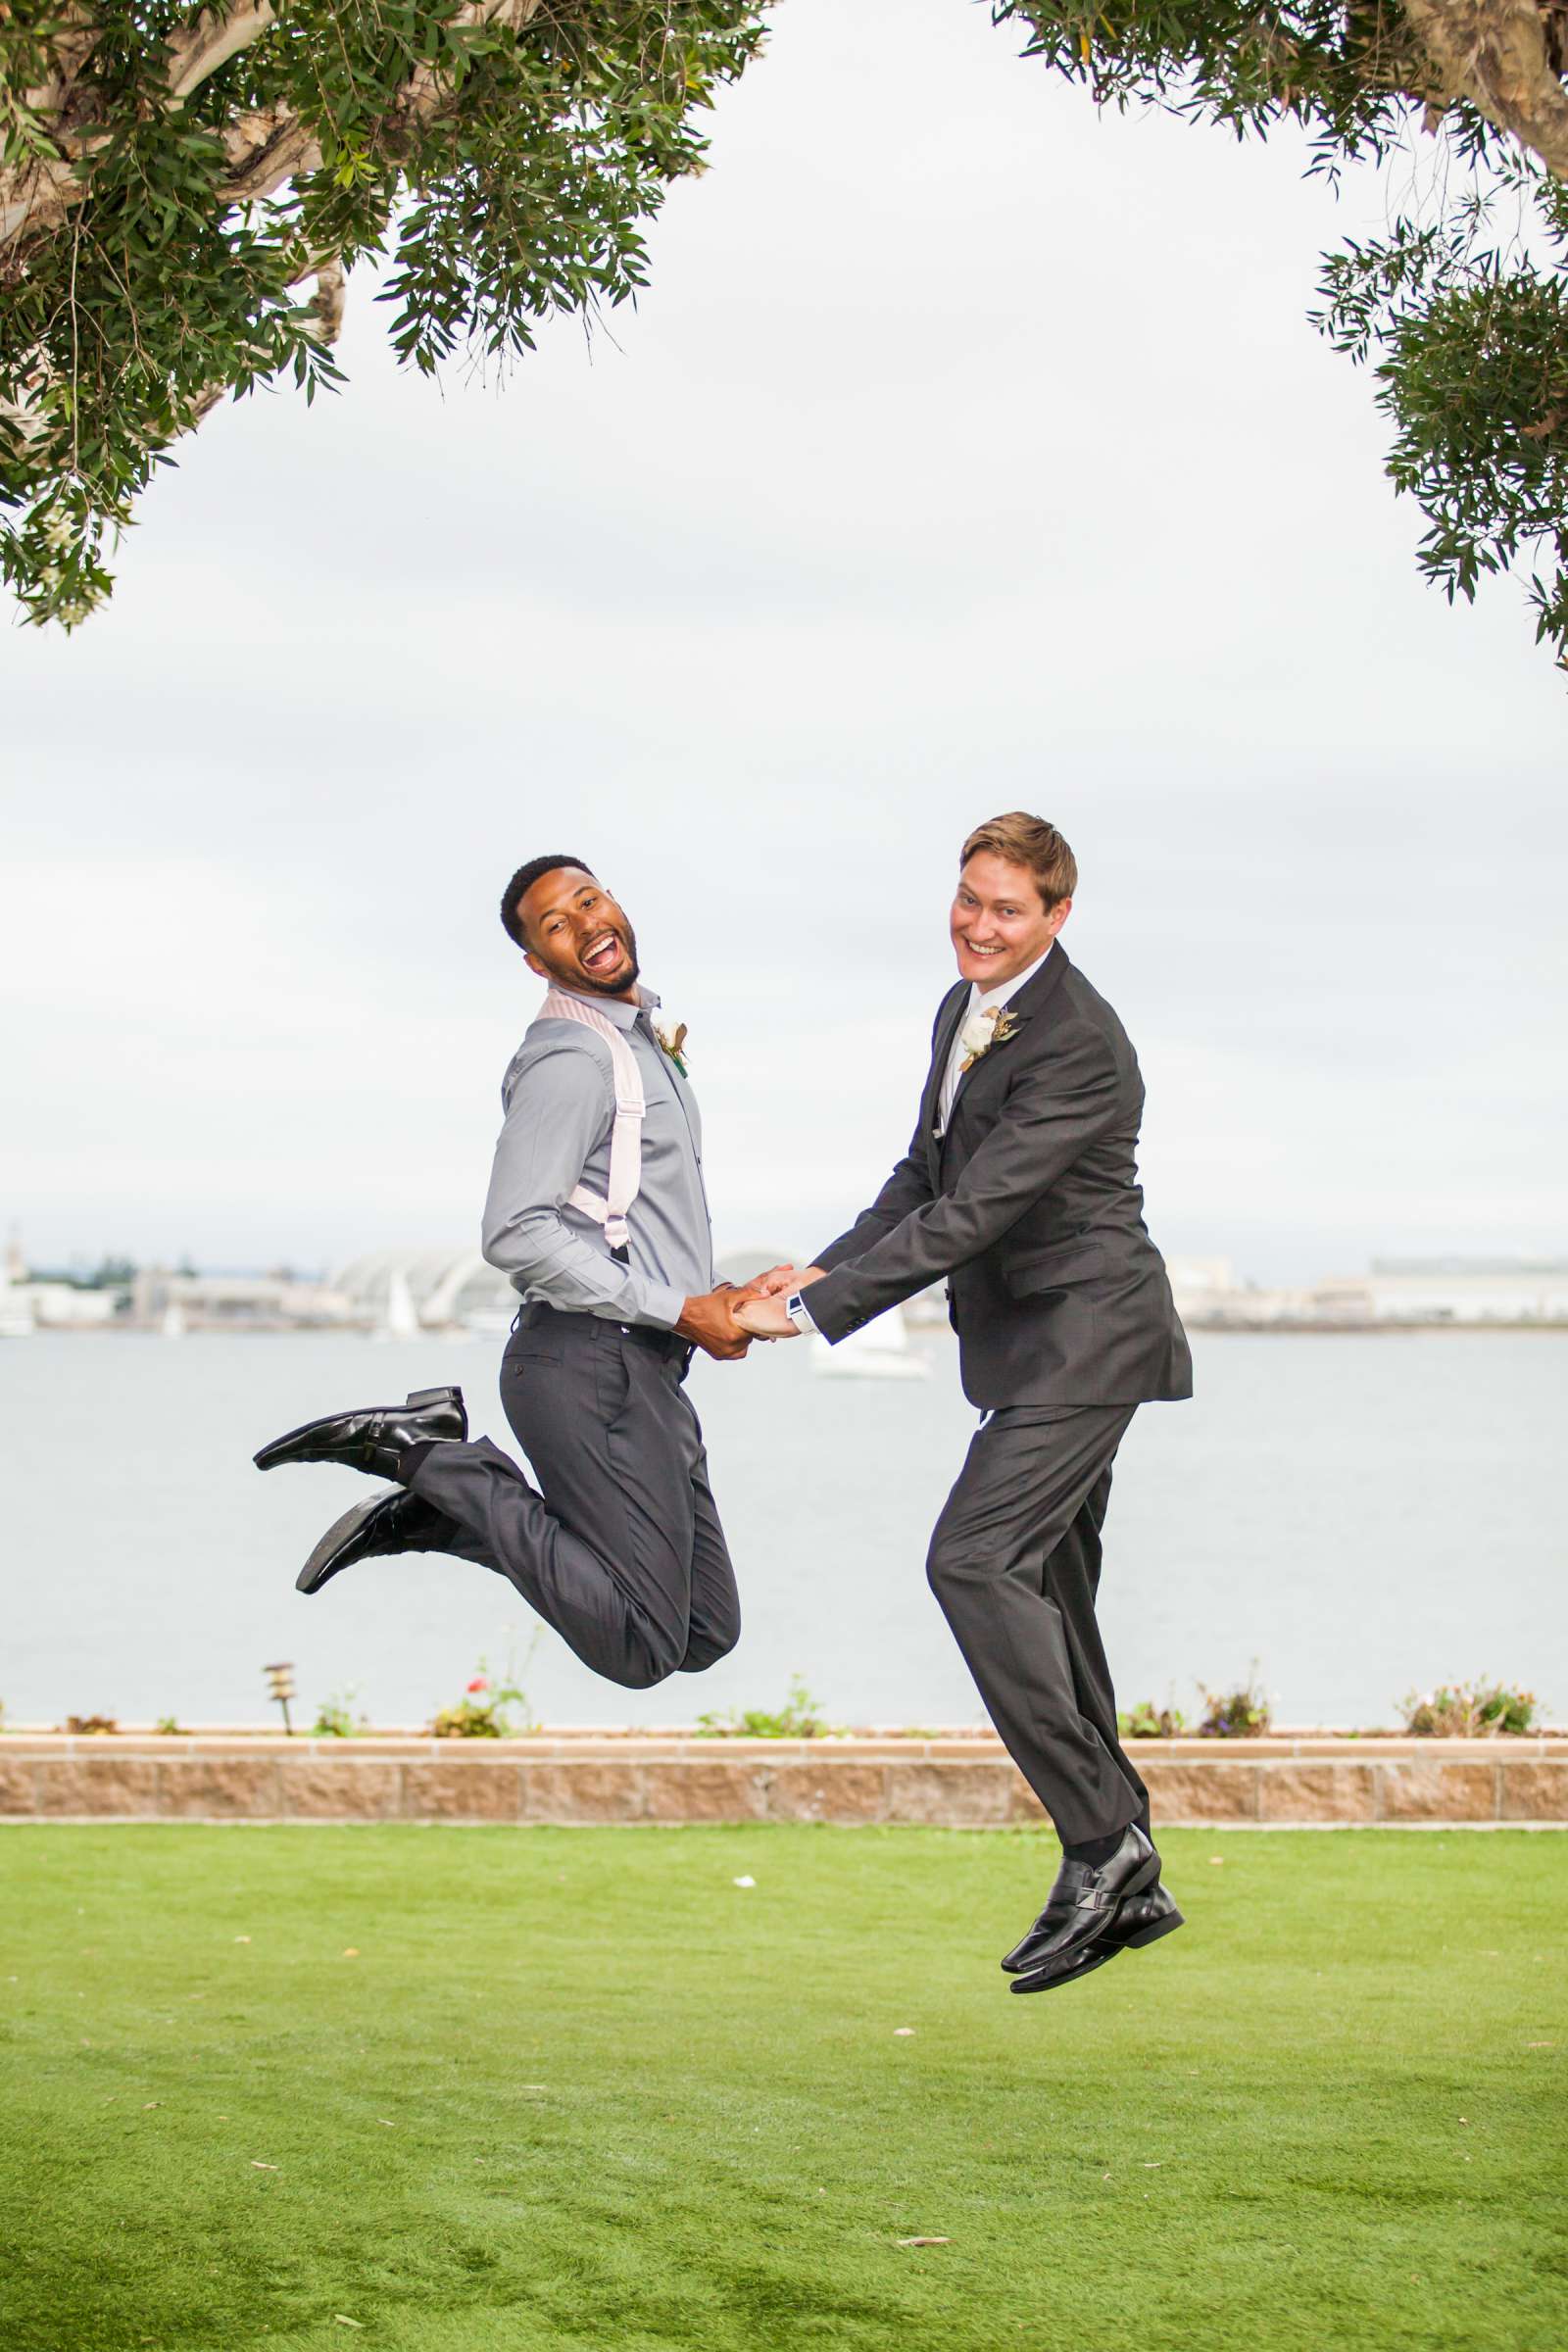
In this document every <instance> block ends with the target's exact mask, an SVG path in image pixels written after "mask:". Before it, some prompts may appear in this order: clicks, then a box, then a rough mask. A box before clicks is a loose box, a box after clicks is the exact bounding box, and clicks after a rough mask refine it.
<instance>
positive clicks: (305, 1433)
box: [251, 1389, 463, 1470]
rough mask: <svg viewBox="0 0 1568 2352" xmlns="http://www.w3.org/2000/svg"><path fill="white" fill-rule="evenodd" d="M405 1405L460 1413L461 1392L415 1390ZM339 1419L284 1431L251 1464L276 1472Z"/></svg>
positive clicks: (323, 1417) (325, 1416)
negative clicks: (437, 1406) (455, 1409)
mask: <svg viewBox="0 0 1568 2352" xmlns="http://www.w3.org/2000/svg"><path fill="white" fill-rule="evenodd" d="M408 1401H409V1403H410V1404H411V1405H414V1406H423V1405H426V1404H456V1405H457V1406H458V1407H459V1408H460V1409H461V1408H462V1404H463V1391H462V1390H461V1389H416V1390H415V1391H414V1392H413V1394H412V1396H411V1397H409V1399H408ZM356 1409H358V1410H362V1411H365V1412H374V1411H375V1410H376V1409H377V1408H376V1407H375V1406H374V1405H365V1406H362V1407H358V1408H356ZM342 1419H343V1415H342V1414H341V1413H319V1414H318V1415H317V1418H316V1419H315V1420H314V1421H302V1422H301V1423H300V1426H299V1428H298V1429H291V1430H288V1431H286V1432H285V1433H284V1435H283V1436H282V1437H280V1438H273V1440H272V1441H271V1443H270V1445H269V1446H263V1447H262V1450H261V1452H260V1453H253V1454H252V1455H251V1460H252V1461H253V1462H254V1463H255V1464H256V1467H257V1469H258V1470H276V1469H279V1468H280V1467H281V1466H282V1464H283V1463H284V1462H287V1461H291V1460H293V1458H294V1453H293V1448H294V1447H295V1446H297V1445H298V1444H299V1442H300V1440H301V1439H302V1438H310V1437H314V1436H315V1435H316V1432H317V1431H318V1430H319V1429H328V1428H330V1426H331V1424H332V1423H333V1422H334V1421H341V1420H342Z"/></svg>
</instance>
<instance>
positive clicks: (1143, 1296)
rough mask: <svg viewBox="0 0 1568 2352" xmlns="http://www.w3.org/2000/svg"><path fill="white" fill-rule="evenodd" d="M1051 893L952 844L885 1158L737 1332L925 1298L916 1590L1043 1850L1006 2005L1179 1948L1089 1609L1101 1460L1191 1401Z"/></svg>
mask: <svg viewBox="0 0 1568 2352" xmlns="http://www.w3.org/2000/svg"><path fill="white" fill-rule="evenodd" d="M1076 888H1077V866H1076V863H1075V861H1074V859H1073V856H1072V852H1071V851H1070V850H1069V849H1068V847H1067V844H1066V842H1065V841H1064V840H1063V839H1062V837H1061V835H1060V834H1059V833H1058V832H1057V831H1056V829H1055V827H1054V825H1049V824H1047V823H1046V822H1045V821H1044V819H1043V818H1040V817H1037V816H1029V815H1026V814H1022V813H1016V814H1012V815H1008V816H1001V817H997V818H994V819H993V820H992V821H991V822H990V823H989V824H985V825H981V826H980V827H978V828H977V830H976V831H975V832H973V833H972V834H971V835H970V836H969V838H968V840H967V841H966V842H965V843H964V845H963V852H962V857H961V860H960V870H959V875H958V884H957V891H956V896H955V899H954V903H953V908H952V913H951V916H950V930H951V935H952V939H953V945H954V949H955V952H956V956H957V963H958V972H959V979H958V982H957V984H956V986H955V987H954V988H952V989H950V990H949V992H948V994H947V995H946V997H944V999H943V1001H942V1004H941V1005H940V1007H939V1008H938V1012H937V1018H936V1026H935V1028H934V1030H933V1032H932V1053H931V1066H930V1070H929V1072H928V1074H927V1077H926V1082H925V1087H924V1090H923V1092H922V1095H921V1099H920V1115H919V1119H918V1121H917V1123H916V1126H915V1130H914V1135H913V1138H912V1140H911V1142H910V1145H909V1149H908V1151H907V1153H906V1154H905V1156H904V1158H903V1159H901V1160H900V1162H899V1164H898V1166H897V1167H896V1168H895V1169H894V1171H893V1173H892V1175H891V1176H890V1177H889V1178H888V1181H887V1183H886V1184H885V1185H884V1186H883V1187H882V1190H881V1192H880V1193H879V1194H878V1195H877V1197H876V1199H875V1201H872V1203H871V1205H870V1207H869V1208H867V1209H865V1210H863V1211H862V1213H861V1214H860V1215H859V1216H858V1218H857V1219H856V1221H855V1223H854V1224H853V1225H852V1226H851V1227H850V1229H849V1231H848V1232H847V1233H844V1234H841V1235H840V1236H839V1238H838V1240H837V1241H835V1242H833V1243H831V1244H830V1245H829V1247H828V1248H827V1249H826V1250H822V1251H820V1252H819V1254H818V1256H817V1259H816V1261H815V1263H814V1264H812V1265H811V1266H809V1267H808V1268H806V1269H805V1270H804V1271H803V1272H800V1273H797V1274H795V1275H793V1276H775V1277H773V1278H772V1279H771V1282H770V1284H769V1286H768V1287H769V1288H770V1289H771V1291H772V1293H773V1295H772V1296H770V1297H767V1298H765V1299H754V1300H753V1301H751V1302H750V1303H749V1304H748V1305H746V1306H745V1307H743V1308H741V1309H740V1310H739V1319H740V1321H741V1322H742V1323H743V1325H744V1326H745V1328H747V1329H748V1330H751V1331H753V1332H755V1333H756V1334H757V1336H758V1337H759V1338H783V1337H787V1336H789V1334H790V1333H791V1332H798V1331H803V1330H815V1331H818V1332H820V1333H821V1334H822V1336H823V1337H824V1338H825V1339H826V1340H828V1341H829V1342H830V1343H831V1342H836V1341H838V1340H842V1339H844V1338H846V1337H847V1336H848V1334H849V1333H850V1332H852V1331H858V1330H859V1329H860V1327H861V1326H862V1324H865V1323H868V1322H869V1321H870V1320H871V1319H872V1317H873V1316H875V1315H879V1314H882V1313H883V1312H885V1311H886V1309H887V1308H889V1307H891V1306H896V1305H897V1304H898V1303H899V1302H900V1300H902V1299H908V1298H910V1297H911V1296H912V1295H913V1294H914V1293H915V1292H916V1291H920V1290H923V1289H924V1288H925V1287H926V1286H927V1285H928V1284H929V1283H932V1282H934V1281H937V1280H938V1279H940V1278H942V1277H946V1279H947V1286H948V1297H949V1309H948V1311H949V1314H950V1316H951V1318H952V1321H953V1325H954V1328H955V1330H956V1332H957V1335H958V1348H959V1364H960V1370H961V1376H962V1380H963V1390H964V1395H965V1396H966V1397H968V1398H969V1400H970V1402H971V1403H972V1404H975V1405H978V1406H979V1407H980V1408H981V1416H982V1417H981V1425H980V1428H979V1430H978V1432H977V1433H976V1435H975V1438H974V1440H973V1442H972V1444H971V1445H970V1447H969V1453H968V1458H967V1460H966V1461H965V1463H964V1466H963V1469H962V1471H961V1473H960V1474H959V1477H958V1482H957V1484H956V1487H955V1488H954V1490H953V1493H952V1494H951V1495H950V1496H949V1497H948V1501H947V1504H946V1507H945V1508H944V1510H943V1512H942V1516H941V1518H940V1519H939V1520H938V1522H937V1526H936V1532H935V1534H934V1536H933V1538H932V1542H931V1551H930V1557H929V1560H928V1562H927V1573H928V1575H929V1578H930V1582H931V1588H932V1590H933V1592H934V1593H936V1596H937V1598H938V1600H939V1601H940V1602H941V1604H942V1608H943V1610H944V1612H945V1613H946V1616H947V1619H948V1623H949V1625H950V1626H951V1627H952V1629H953V1632H954V1635H955V1637H956V1641H957V1643H958V1646H959V1648H960V1649H961V1650H962V1652H963V1655H964V1658H965V1660H966V1661H967V1664H968V1666H969V1669H970V1672H971V1673H972V1674H973V1676H974V1679H975V1682H976V1683H977V1685H978V1686H979V1690H980V1694H981V1696H982V1698H983V1699H984V1700H985V1703H986V1707H987V1709H988V1711H989V1713H990V1716H991V1719H992V1721H993V1723H994V1724H995V1725H996V1727H997V1730H998V1731H999V1732H1000V1734H1001V1735H1002V1738H1003V1740H1005V1743H1006V1746H1007V1748H1008V1750H1009V1752H1010V1753H1011V1755H1012V1757H1013V1759H1014V1761H1015V1762H1016V1763H1017V1765H1018V1768H1019V1770H1020V1771H1021V1772H1022V1774H1023V1775H1024V1778H1025V1779H1026V1780H1027V1781H1028V1783H1029V1785H1030V1787H1031V1788H1032V1789H1034V1791H1035V1793H1036V1795H1037V1796H1038V1797H1039V1798H1040V1801H1041V1803H1042V1804H1043V1805H1044V1806H1045V1808H1046V1811H1047V1812H1048V1813H1049V1814H1050V1816H1051V1818H1052V1820H1053V1821H1054V1824H1055V1827H1056V1830H1057V1833H1058V1835H1059V1837H1060V1838H1061V1840H1062V1846H1063V1858H1062V1866H1061V1870H1060V1872H1059V1874H1058V1876H1057V1878H1056V1881H1055V1884H1054V1887H1052V1889H1051V1892H1050V1895H1049V1896H1048V1899H1047V1902H1046V1907H1045V1909H1044V1910H1043V1911H1042V1912H1041V1914H1040V1916H1039V1918H1038V1919H1037V1920H1036V1922H1035V1924H1034V1926H1033V1927H1032V1928H1031V1929H1030V1931H1029V1933H1028V1934H1027V1935H1026V1936H1024V1937H1023V1939H1022V1941H1021V1942H1020V1943H1019V1944H1018V1945H1017V1946H1016V1947H1015V1949H1014V1950H1013V1951H1011V1952H1009V1953H1008V1954H1007V1957H1006V1958H1005V1961H1004V1962H1003V1966H1004V1967H1005V1969H1007V1970H1009V1971H1010V1972H1011V1974H1012V1978H1013V1986H1012V1988H1013V1990H1014V1991H1015V1992H1036V1991H1043V1990H1046V1989H1049V1988H1051V1987H1053V1986H1055V1985H1062V1984H1066V1983H1069V1982H1076V1980H1077V1979H1078V1978H1079V1977H1081V1976H1085V1975H1087V1974H1088V1973H1089V1972H1090V1970H1092V1969H1094V1968H1098V1967H1100V1966H1101V1965H1102V1964H1103V1962H1104V1961H1106V1960H1109V1959H1111V1958H1113V1957H1114V1956H1115V1954H1116V1953H1117V1952H1119V1951H1122V1950H1124V1949H1125V1948H1126V1947H1127V1946H1128V1945H1129V1944H1145V1943H1151V1942H1152V1941H1154V1940H1155V1939H1156V1938H1157V1937H1158V1936H1165V1935H1168V1934H1169V1933H1170V1932H1171V1930H1172V1929H1173V1928H1177V1927H1180V1925H1181V1924H1182V1922H1181V1914H1180V1912H1179V1911H1178V1910H1177V1909H1176V1906H1175V1904H1174V1902H1173V1901H1172V1900H1171V1897H1170V1895H1169V1894H1168V1893H1167V1892H1166V1890H1165V1888H1164V1887H1162V1886H1161V1885H1160V1884H1159V1857H1158V1855H1157V1853H1156V1852H1155V1850H1154V1847H1153V1845H1152V1840H1151V1838H1150V1821H1149V1796H1148V1791H1147V1790H1146V1789H1145V1787H1144V1784H1143V1782H1142V1781H1141V1780H1140V1778H1139V1776H1138V1774H1137V1772H1136V1771H1135V1770H1134V1768H1133V1765H1132V1763H1131V1762H1130V1761H1129V1759H1128V1757H1127V1755H1126V1754H1125V1753H1124V1751H1123V1749H1122V1746H1121V1742H1120V1740H1118V1738H1117V1734H1116V1703H1115V1697H1114V1694H1113V1692H1112V1689H1111V1680H1110V1672H1109V1668H1108V1666H1107V1665H1106V1662H1105V1653H1104V1649H1103V1644H1102V1642H1101V1638H1100V1630H1099V1627H1098V1625H1097V1623H1096V1619H1095V1595H1096V1591H1097V1588H1098V1585H1099V1582H1100V1563H1101V1531H1102V1528H1103V1524H1104V1517H1105V1505H1106V1501H1107V1499H1108V1496H1109V1494H1110V1470H1111V1462H1112V1460H1113V1458H1114V1456H1115V1452H1116V1448H1117V1446H1119V1445H1120V1443H1121V1440H1122V1437H1123V1435H1124V1434H1125V1432H1126V1429H1127V1425H1128V1423H1129V1422H1130V1421H1131V1419H1132V1417H1133V1413H1134V1411H1135V1410H1136V1408H1137V1407H1138V1406H1139V1405H1140V1404H1142V1403H1145V1402H1148V1401H1150V1400H1152V1399H1154V1398H1166V1397H1190V1396H1191V1395H1192V1357H1191V1354H1190V1352H1189V1350H1188V1346H1187V1339H1186V1335H1185V1333H1184V1332H1183V1330H1182V1327H1181V1324H1180V1322H1179V1320H1178V1318H1177V1315H1176V1310H1175V1306H1174V1304H1173V1302H1172V1299H1171V1293H1170V1284H1169V1282H1168V1280H1167V1278H1166V1274H1165V1266H1164V1261H1163V1259H1162V1258H1161V1257H1160V1254H1159V1252H1158V1250H1156V1249H1155V1248H1154V1245H1153V1243H1152V1241H1151V1240H1150V1238H1149V1235H1148V1233H1147V1232H1146V1230H1145V1227H1144V1219H1143V1194H1142V1192H1141V1190H1140V1188H1139V1184H1138V1176H1137V1166H1136V1151H1137V1144H1138V1129H1139V1122H1140V1119H1141V1117H1142V1113H1143V1106H1144V1087H1143V1081H1142V1079H1141V1078H1140V1076H1139V1072H1138V1061H1137V1057H1136V1055H1135V1054H1134V1053H1133V1049H1132V1047H1131V1045H1130V1044H1129V1043H1128V1039H1127V1034H1126V1032H1125V1030H1124V1029H1123V1028H1122V1025H1121V1023H1120V1021H1119V1020H1118V1019H1117V1018H1116V1015H1115V1013H1114V1012H1113V1011H1112V1010H1111V1008H1110V1006H1109V1005H1107V1004H1106V1003H1105V1001H1104V999H1103V997H1101V996H1099V995H1098V994H1097V993H1096V991H1095V990H1094V989H1093V988H1091V986H1090V985H1089V982H1088V981H1087V980H1086V979H1085V978H1084V977H1083V975H1082V973H1081V972H1079V971H1078V970H1077V969H1076V968H1075V967H1074V966H1073V965H1072V964H1071V963H1070V962H1069V961H1068V959H1067V955H1066V951H1065V950H1064V949H1063V947H1062V946H1061V943H1060V940H1059V937H1058V934H1059V932H1060V930H1061V927H1062V924H1063V923H1064V922H1065V921H1066V918H1067V916H1068V914H1069V913H1070V911H1071V909H1072V894H1073V892H1074V890H1075V889H1076Z"/></svg>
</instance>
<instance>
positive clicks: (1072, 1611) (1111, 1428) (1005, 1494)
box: [926, 1404, 1149, 1845]
mask: <svg viewBox="0 0 1568 2352" xmlns="http://www.w3.org/2000/svg"><path fill="white" fill-rule="evenodd" d="M1132 1417H1133V1407H1132V1406H1130V1405H1022V1404H1020V1405H1004V1406H1003V1407H1001V1408H1000V1409H999V1410H998V1411H996V1412H994V1413H993V1414H992V1415H991V1416H990V1418H989V1420H987V1421H986V1422H985V1423H984V1425H983V1426H982V1427H981V1428H980V1429H979V1430H978V1431H977V1432H976V1434H975V1437H974V1440H973V1442H972V1444H971V1445H970V1447H969V1453H968V1458H967V1460H966V1461H965V1463H964V1465H963V1468H962V1470H961V1471H960V1472H959V1474H958V1482H957V1484H956V1487H955V1488H954V1490H953V1493H952V1494H951V1495H949V1497H948V1499H947V1502H946V1504H945V1505H944V1507H943V1511H942V1516H941V1518H940V1519H939V1520H938V1521H937V1524H936V1529H935V1532H934V1534H933V1535H932V1538H931V1551H930V1557H929V1559H928V1560H927V1563H926V1573H927V1576H928V1577H929V1579H930V1583H931V1590H932V1592H933V1593H935V1594H936V1596H937V1599H938V1600H939V1601H940V1602H941V1604H942V1608H943V1612H944V1614H945V1615H946V1617H947V1620H948V1623H949V1625H950V1626H951V1627H952V1628H953V1633H954V1638H955V1639H956V1642H957V1644H958V1647H959V1648H960V1649H961V1650H962V1652H963V1655H964V1659H965V1662H966V1663H967V1665H968V1668H969V1671H970V1673H971V1674H972V1675H973V1676H974V1679H975V1682H976V1684H977V1685H978V1687H979V1691H980V1695H981V1697H982V1698H983V1699H984V1701H985V1704H986V1711H987V1713H988V1714H989V1715H990V1717H991V1720H992V1722H993V1723H994V1724H995V1725H996V1727H997V1730H998V1732H999V1733H1000V1734H1001V1736H1002V1739H1003V1741H1004V1743H1005V1746H1006V1749H1007V1752H1008V1754H1009V1755H1010V1756H1011V1757H1012V1760H1013V1762H1014V1763H1015V1764H1016V1765H1017V1767H1018V1769H1019V1771H1020V1772H1021V1773H1022V1774H1023V1776H1024V1779H1025V1780H1026V1781H1027V1782H1028V1783H1029V1786H1030V1788H1031V1789H1033V1790H1034V1792H1035V1794H1036V1796H1038V1797H1039V1799H1040V1801H1041V1803H1042V1804H1043V1805H1044V1806H1045V1808H1046V1811H1047V1812H1048V1813H1049V1814H1050V1816H1051V1818H1052V1820H1053V1821H1054V1824H1055V1826H1056V1832H1057V1835H1058V1836H1059V1837H1060V1838H1061V1840H1062V1842H1063V1844H1066V1845H1075V1844H1077V1843H1079V1842H1080V1841H1081V1840H1082V1839H1084V1838H1103V1837H1108V1836H1109V1835H1110V1834H1111V1833H1112V1832H1113V1831H1117V1830H1122V1829H1125V1828H1126V1826H1127V1824H1128V1823H1129V1822H1130V1821H1136V1822H1137V1823H1138V1824H1139V1826H1140V1828H1141V1829H1143V1830H1144V1831H1145V1832H1146V1833H1147V1832H1148V1829H1149V1792H1148V1790H1147V1789H1145V1787H1144V1784H1143V1782H1142V1781H1141V1780H1140V1779H1139V1777H1138V1774H1137V1773H1136V1772H1135V1771H1134V1770H1133V1767H1132V1765H1131V1764H1130V1763H1129V1761H1128V1759H1127V1757H1126V1756H1125V1755H1124V1754H1123V1752H1122V1746H1121V1742H1120V1740H1118V1739H1117V1737H1116V1697H1115V1692H1114V1691H1113V1690H1112V1688H1111V1681H1110V1668H1109V1666H1108V1665H1107V1664H1106V1661H1105V1652H1104V1647H1103V1643H1102V1642H1101V1639H1100V1628H1099V1626H1098V1624H1097V1623H1096V1621H1095V1595H1096V1593H1097V1591H1098V1589H1099V1585H1100V1557H1101V1551H1100V1536H1101V1529H1102V1528H1103V1525H1104V1519H1105V1505H1106V1503H1107V1501H1108V1500H1109V1497H1110V1465H1111V1462H1112V1460H1113V1459H1114V1456H1115V1452H1116V1448H1117V1446H1119V1445H1120V1443H1121V1440H1122V1437H1123V1435H1124V1434H1125V1431H1126V1428H1127V1424H1128V1423H1129V1421H1131V1419H1132Z"/></svg>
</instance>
